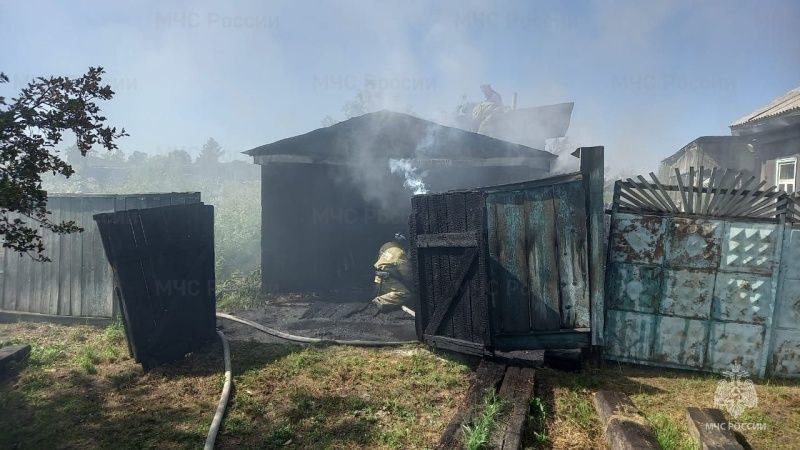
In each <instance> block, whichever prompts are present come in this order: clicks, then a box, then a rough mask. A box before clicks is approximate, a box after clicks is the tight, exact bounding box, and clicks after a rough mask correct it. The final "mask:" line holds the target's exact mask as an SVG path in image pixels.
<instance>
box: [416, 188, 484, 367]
mask: <svg viewBox="0 0 800 450" xmlns="http://www.w3.org/2000/svg"><path fill="white" fill-rule="evenodd" d="M412 211H413V212H412V214H411V217H410V230H411V242H412V249H411V260H412V265H413V267H414V275H415V287H416V288H417V292H418V295H419V305H418V311H417V315H416V318H417V334H418V337H419V338H420V339H422V340H425V341H427V342H429V343H431V344H433V345H436V346H438V347H441V348H449V349H456V351H463V352H466V353H473V354H482V353H483V350H482V348H483V346H484V345H485V344H486V343H487V342H488V339H489V338H490V333H489V330H488V327H489V323H488V317H489V313H488V304H487V294H486V291H487V287H486V285H487V281H486V272H485V269H486V261H485V257H486V256H485V251H484V250H483V248H484V246H483V239H484V237H483V234H482V225H483V220H484V214H483V197H482V195H481V194H480V193H479V192H471V191H460V192H451V193H447V194H431V195H424V196H415V197H414V198H413V199H412Z"/></svg>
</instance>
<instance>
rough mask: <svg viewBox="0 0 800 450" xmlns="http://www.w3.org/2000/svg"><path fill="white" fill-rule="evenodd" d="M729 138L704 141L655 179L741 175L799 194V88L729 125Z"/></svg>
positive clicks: (698, 141)
mask: <svg viewBox="0 0 800 450" xmlns="http://www.w3.org/2000/svg"><path fill="white" fill-rule="evenodd" d="M730 129H731V135H730V136H703V137H699V138H697V139H695V140H693V141H692V142H690V143H688V144H686V145H685V146H684V147H683V148H681V149H680V150H678V151H677V152H676V153H675V154H674V155H672V156H670V157H668V158H666V159H664V160H662V161H661V167H660V168H659V178H661V179H662V180H668V182H669V184H677V180H676V175H675V169H676V168H677V169H680V172H681V173H683V174H685V173H687V172H688V169H689V167H695V168H697V167H700V166H703V167H704V171H705V177H708V175H709V174H710V172H711V169H712V168H714V167H717V168H720V169H723V170H724V169H731V170H736V171H743V172H745V174H746V175H755V176H756V177H758V178H759V179H761V180H764V181H766V182H767V183H766V184H765V186H773V185H775V186H778V188H779V189H780V190H782V191H784V192H796V191H798V190H799V189H798V173H797V165H798V159H800V87H798V88H795V89H792V90H791V91H789V92H787V93H786V94H784V95H782V96H780V97H778V98H776V99H775V100H773V101H771V102H769V103H768V104H766V105H765V106H762V107H760V108H758V109H756V110H755V111H753V112H751V113H750V114H747V115H746V116H744V117H742V118H740V119H738V120H736V121H734V122H733V123H732V124H731V125H730Z"/></svg>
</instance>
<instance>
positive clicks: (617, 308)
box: [605, 183, 800, 377]
mask: <svg viewBox="0 0 800 450" xmlns="http://www.w3.org/2000/svg"><path fill="white" fill-rule="evenodd" d="M656 184H658V183H656ZM621 187H622V188H624V187H625V186H624V185H618V187H617V192H618V193H619V190H620V188H621ZM628 187H632V186H630V185H629V186H628ZM651 187H652V186H651ZM729 191H730V190H729ZM640 193H641V192H640ZM681 193H682V194H683V195H686V191H685V190H684V191H682V192H681ZM657 194H658V192H657V191H656V190H655V189H653V190H651V192H650V195H651V196H653V197H654V199H655V196H656V195H657ZM704 194H705V195H704ZM712 194H713V195H714V196H716V197H719V198H720V199H721V200H719V201H720V202H726V201H727V200H725V199H724V198H723V197H724V196H725V195H727V194H725V193H719V192H714V191H713V190H711V189H708V188H703V189H701V190H695V193H694V194H692V193H689V194H688V196H692V195H695V196H697V195H699V196H700V198H698V199H697V202H696V203H695V204H696V205H701V204H707V202H708V198H707V197H708V196H712ZM737 195H749V196H751V198H752V197H753V196H755V195H760V196H761V197H764V194H758V192H757V191H749V193H748V192H747V191H740V193H739V194H737ZM616 197H617V198H619V195H617V196H616ZM686 198H687V199H688V198H691V197H686ZM777 198H778V200H777V201H771V200H770V202H771V203H769V204H767V203H765V207H768V208H769V207H771V208H773V209H772V214H775V215H773V216H772V218H763V217H762V218H756V217H726V216H724V213H725V211H722V212H720V215H716V216H715V215H713V214H710V213H706V214H704V215H698V214H687V213H685V211H683V209H685V208H680V205H677V206H675V205H673V207H671V208H672V209H674V210H672V211H670V210H668V211H657V210H656V207H646V205H627V206H626V205H624V204H621V202H619V201H618V200H615V206H614V209H613V211H612V217H611V230H610V245H609V254H608V263H609V266H608V270H607V285H606V286H607V293H608V297H607V299H606V315H607V317H606V345H607V346H606V349H605V354H606V356H607V357H609V358H610V359H616V360H621V361H628V362H634V363H643V364H651V365H657V366H665V367H676V368H685V369H700V370H709V371H714V372H721V371H723V370H726V369H729V368H730V366H731V364H732V363H734V362H738V363H740V364H742V366H743V367H744V368H745V369H746V370H748V371H749V372H750V373H752V374H754V375H755V376H759V377H763V376H766V375H773V374H774V375H780V376H798V375H800V227H798V225H793V224H791V223H787V222H786V212H785V210H783V209H780V208H782V207H781V206H780V205H781V201H784V200H785V195H784V196H783V197H777ZM701 199H702V201H701ZM782 199H783V200H782ZM711 201H712V202H714V201H715V200H714V199H713V198H712V200H711ZM747 201H749V200H747ZM732 202H733V201H731V204H733V203H732ZM685 203H686V202H684V204H685ZM776 205H777V207H776ZM637 209H638V210H637ZM648 210H649V211H648ZM726 211H727V212H728V213H729V212H730V211H731V208H727V210H726ZM712 212H713V207H712Z"/></svg>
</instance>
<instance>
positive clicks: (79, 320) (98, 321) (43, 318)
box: [0, 309, 114, 327]
mask: <svg viewBox="0 0 800 450" xmlns="http://www.w3.org/2000/svg"><path fill="white" fill-rule="evenodd" d="M113 321H114V319H113V318H111V317H85V316H59V315H51V314H39V313H32V312H24V311H9V310H6V309H0V323H17V322H39V323H40V322H46V323H55V324H58V325H92V326H98V327H105V326H108V325H110V324H111V323H112V322H113Z"/></svg>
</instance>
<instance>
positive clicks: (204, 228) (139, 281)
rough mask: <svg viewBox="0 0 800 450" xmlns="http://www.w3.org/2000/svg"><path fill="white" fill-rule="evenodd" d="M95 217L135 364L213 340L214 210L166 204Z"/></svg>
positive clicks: (176, 354)
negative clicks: (112, 275) (111, 272)
mask: <svg viewBox="0 0 800 450" xmlns="http://www.w3.org/2000/svg"><path fill="white" fill-rule="evenodd" d="M94 219H95V221H96V222H97V225H98V228H99V231H100V235H101V236H102V240H103V247H104V249H105V253H106V256H107V258H108V261H109V262H110V264H111V267H112V270H113V274H114V292H115V295H116V296H117V297H118V298H119V300H120V306H121V309H122V313H123V317H124V319H125V329H126V334H127V335H128V342H129V345H130V347H131V351H132V353H133V356H134V357H135V358H136V360H137V361H138V362H140V363H141V364H142V365H143V366H144V367H145V369H148V368H150V367H153V366H155V365H158V364H161V363H164V362H168V361H172V360H175V359H178V358H181V357H182V356H183V355H185V354H186V353H188V352H190V351H193V350H195V349H198V348H200V347H202V346H203V345H205V344H207V343H208V342H210V341H212V340H213V339H214V337H215V331H214V329H215V318H214V311H215V298H214V246H213V243H214V210H213V207H212V206H210V205H204V204H202V203H195V204H187V205H176V206H164V207H158V208H149V209H141V210H130V211H122V212H118V213H107V214H98V215H95V216H94Z"/></svg>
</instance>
